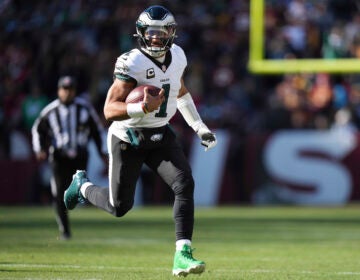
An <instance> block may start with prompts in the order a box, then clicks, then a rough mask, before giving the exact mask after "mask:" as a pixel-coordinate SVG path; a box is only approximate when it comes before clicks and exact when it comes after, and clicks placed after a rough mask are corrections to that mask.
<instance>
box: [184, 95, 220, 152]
mask: <svg viewBox="0 0 360 280" xmlns="http://www.w3.org/2000/svg"><path fill="white" fill-rule="evenodd" d="M177 108H178V109H179V111H180V113H181V115H182V116H183V117H184V119H185V121H186V122H187V124H188V125H189V126H191V127H192V129H193V130H194V131H195V132H196V133H197V135H198V136H199V138H200V139H201V145H203V146H205V147H206V148H205V151H207V150H209V149H211V148H213V147H215V145H216V144H217V140H216V137H215V134H214V133H212V132H211V131H210V129H209V128H208V127H207V126H206V124H204V122H203V121H202V119H201V117H200V115H199V113H198V111H197V109H196V106H195V103H194V100H193V99H192V97H191V95H190V93H186V94H185V95H183V96H181V97H180V98H178V99H177Z"/></svg>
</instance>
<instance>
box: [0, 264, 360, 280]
mask: <svg viewBox="0 0 360 280" xmlns="http://www.w3.org/2000/svg"><path fill="white" fill-rule="evenodd" d="M0 267H33V268H42V267H43V268H53V267H62V268H77V269H78V268H88V269H114V270H139V269H143V270H149V267H141V266H135V267H128V266H127V267H121V266H103V265H98V266H96V265H93V266H83V265H66V264H65V265H64V264H60V265H57V264H54V265H51V264H26V263H19V264H0ZM151 270H159V271H162V270H163V271H168V270H169V269H166V268H154V267H152V268H151ZM212 271H213V272H221V271H223V272H228V273H229V272H230V273H239V272H240V271H242V272H250V273H285V272H286V273H294V274H314V275H315V274H328V275H360V271H338V272H326V271H307V270H299V271H294V270H291V271H290V270H286V271H285V270H272V269H249V270H247V269H213V270H212ZM27 279H42V278H27ZM94 280H95V278H94Z"/></svg>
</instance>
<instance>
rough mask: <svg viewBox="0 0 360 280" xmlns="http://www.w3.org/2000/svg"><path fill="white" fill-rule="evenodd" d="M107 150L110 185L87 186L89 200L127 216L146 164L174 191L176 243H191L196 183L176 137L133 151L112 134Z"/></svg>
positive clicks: (114, 212)
mask: <svg viewBox="0 0 360 280" xmlns="http://www.w3.org/2000/svg"><path fill="white" fill-rule="evenodd" d="M108 149H109V152H110V156H109V160H110V161H109V178H110V186H109V188H103V187H98V186H90V187H88V188H87V190H86V197H87V199H88V201H89V202H90V203H92V204H93V205H95V206H97V207H99V208H102V209H104V210H105V211H107V212H109V213H110V214H112V215H114V216H116V217H121V216H123V215H125V214H126V213H127V212H128V211H129V210H130V209H131V208H132V206H133V204H134V196H135V187H136V182H137V180H138V178H139V176H140V172H141V168H142V165H143V164H144V163H145V164H146V165H147V166H149V168H150V169H152V170H153V171H154V172H156V173H157V174H158V175H160V177H161V178H162V179H163V180H164V181H165V183H166V184H167V185H169V186H170V187H171V189H172V190H173V192H174V195H175V201H174V206H173V216H174V220H175V235H176V240H179V239H189V240H191V238H192V233H193V226H194V180H193V177H192V173H191V168H190V165H189V163H188V161H187V159H186V157H185V155H184V153H183V150H182V148H181V147H180V145H179V144H178V143H177V141H176V138H175V136H174V137H166V138H165V139H164V141H162V143H161V145H159V146H158V147H153V148H148V149H147V148H134V147H132V146H131V145H130V144H128V143H126V142H124V141H122V140H120V139H119V138H117V137H116V136H114V135H109V136H108Z"/></svg>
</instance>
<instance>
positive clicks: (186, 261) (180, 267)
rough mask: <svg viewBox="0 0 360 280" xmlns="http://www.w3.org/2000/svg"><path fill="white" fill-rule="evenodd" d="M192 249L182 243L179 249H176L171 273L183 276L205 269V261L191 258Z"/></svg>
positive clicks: (201, 271) (198, 272)
mask: <svg viewBox="0 0 360 280" xmlns="http://www.w3.org/2000/svg"><path fill="white" fill-rule="evenodd" d="M193 251H194V249H192V248H191V247H190V246H188V245H184V246H183V248H182V250H181V251H176V252H175V256H174V266H173V271H172V272H173V275H174V276H184V277H186V276H187V275H188V274H190V273H193V274H200V273H203V272H204V271H205V263H204V262H203V261H199V260H196V259H194V258H193V256H192V252H193Z"/></svg>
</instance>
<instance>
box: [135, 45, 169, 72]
mask: <svg viewBox="0 0 360 280" xmlns="http://www.w3.org/2000/svg"><path fill="white" fill-rule="evenodd" d="M140 51H141V53H142V54H143V55H145V56H146V57H147V58H148V59H150V60H151V61H152V62H153V63H154V64H155V65H156V66H157V67H159V68H160V69H161V71H163V72H164V73H165V72H166V70H167V69H168V68H169V66H170V64H171V60H172V55H171V51H170V50H168V51H167V52H166V54H165V60H164V62H160V61H158V60H157V59H155V58H153V57H152V56H151V55H149V54H148V53H146V52H144V51H143V50H142V49H140Z"/></svg>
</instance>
